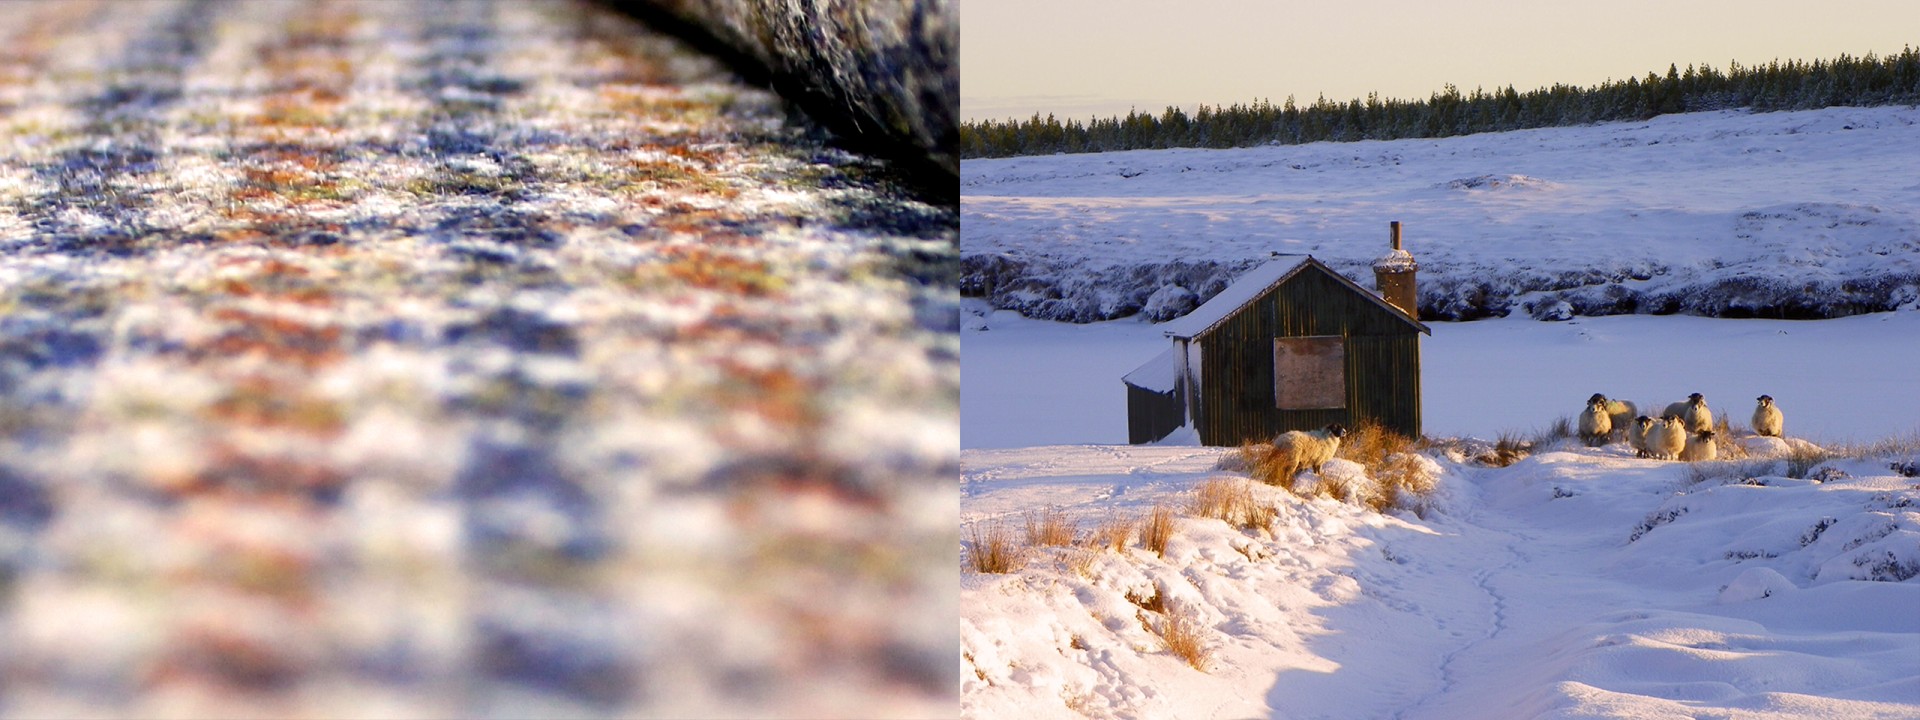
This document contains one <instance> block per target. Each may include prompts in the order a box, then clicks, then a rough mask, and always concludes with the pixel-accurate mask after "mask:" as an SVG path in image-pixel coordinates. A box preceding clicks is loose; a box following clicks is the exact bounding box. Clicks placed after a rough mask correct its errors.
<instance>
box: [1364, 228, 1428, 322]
mask: <svg viewBox="0 0 1920 720" xmlns="http://www.w3.org/2000/svg"><path fill="white" fill-rule="evenodd" d="M1391 227H1392V228H1393V251H1392V252H1389V253H1387V254H1386V255H1382V256H1381V257H1380V259H1379V260H1375V261H1373V280H1374V283H1375V284H1377V285H1379V287H1380V295H1381V297H1383V298H1386V301H1387V304H1388V305H1392V306H1394V307H1397V308H1400V309H1401V310H1402V311H1404V312H1406V313H1407V315H1408V316H1409V317H1412V318H1414V319H1416V320H1418V319H1420V309H1419V305H1418V302H1417V299H1418V298H1419V295H1418V294H1417V293H1415V292H1414V280H1413V275H1414V272H1415V271H1417V270H1419V269H1420V264H1419V263H1416V262H1414V261H1413V253H1409V252H1407V251H1406V250H1405V249H1403V248H1401V247H1400V221H1399V220H1395V221H1393V223H1392V225H1391Z"/></svg>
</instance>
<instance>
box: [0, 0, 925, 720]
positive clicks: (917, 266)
mask: <svg viewBox="0 0 1920 720" xmlns="http://www.w3.org/2000/svg"><path fill="white" fill-rule="evenodd" d="M802 122H804V121H803V120H798V119H794V118H793V116H791V115H790V114H789V113H787V112H785V109H784V107H783V105H782V104H781V101H780V100H779V99H778V98H776V97H774V96H772V95H770V94H768V93H766V92H765V91H763V90H761V89H758V88H755V87H751V86H747V85H744V84H742V83H741V82H740V81H738V80H737V79H735V78H734V76H732V75H731V74H729V73H728V72H726V71H725V70H724V69H723V68H721V67H720V66H719V65H717V64H716V63H714V62H713V61H711V60H710V59H708V58H705V57H703V56H701V55H698V54H696V53H694V52H692V51H690V50H688V49H687V48H686V46H684V45H681V44H680V43H678V42H677V41H675V40H673V39H671V38H668V37H666V36H663V35H659V34H656V33H654V32H652V31H650V30H649V29H647V28H645V27H642V26H639V25H637V24H635V23H634V22H633V21H631V20H628V19H626V18H624V17H622V16H619V15H617V14H613V13H611V12H609V11H607V10H605V9H603V8H601V7H599V6H596V5H591V4H586V3H581V2H574V1H563V0H540V1H531V2H518V1H506V0H497V1H489V0H441V1H416V0H380V1H363V2H325V3H320V2H305V1H303V0H245V1H241V0H154V1H151V2H118V1H113V0H75V1H71V2H69V1H65V0H62V1H57V2H56V1H51V0H49V1H38V0H26V1H16V2H8V3H4V7H0V690H3V691H4V693H0V714H4V715H8V716H135V717H157V716H178V717H206V716H320V717H338V716H345V715H353V716H374V715H377V716H383V717H488V716H515V717H524V716H635V715H661V716H687V715H722V716H731V715H754V716H764V715H770V714H781V715H803V716H814V717H849V716H855V715H877V716H900V715H942V714H950V713H951V711H952V708H953V707H954V703H955V702H956V701H955V696H956V690H955V688H954V684H953V682H952V674H953V656H952V651H953V647H954V644H955V634H956V632H957V631H956V629H955V627H954V626H953V618H954V617H955V616H956V615H957V613H958V608H957V606H956V603H957V600H956V596H955V594H954V592H953V588H952V582H953V565H952V558H951V555H952V548H953V547H955V546H956V545H957V543H958V538H957V530H956V528H955V526H954V524H953V511H952V508H953V503H954V496H953V490H952V479H953V477H954V475H955V474H956V473H957V467H958V447H957V443H956V442H954V438H957V437H958V420H959V418H958V410H957V408H958V398H959V365H958V357H959V338H958V293H957V290H956V287H955V278H956V275H957V273H956V271H955V268H956V243H957V235H958V220H957V213H956V211H955V209H954V208H952V207H949V206H945V205H930V204H927V203H925V202H922V201H919V200H916V199H914V197H913V196H911V195H909V194H907V193H906V192H905V191H903V190H900V189H899V187H900V186H899V185H898V184H897V183H896V182H895V180H893V179H892V178H893V177H894V176H893V175H891V174H890V173H891V171H890V170H888V169H887V168H886V167H885V166H884V165H882V164H881V163H879V162H877V161H874V160H870V159H867V158H863V157H859V156H855V155H851V154H848V153H846V152H843V151H840V150H836V149H834V148H832V147H831V146H829V145H827V144H825V142H824V141H823V139H822V138H823V135H821V134H820V132H819V131H817V130H815V129H812V128H810V127H808V126H805V125H803V124H801V123H802Z"/></svg>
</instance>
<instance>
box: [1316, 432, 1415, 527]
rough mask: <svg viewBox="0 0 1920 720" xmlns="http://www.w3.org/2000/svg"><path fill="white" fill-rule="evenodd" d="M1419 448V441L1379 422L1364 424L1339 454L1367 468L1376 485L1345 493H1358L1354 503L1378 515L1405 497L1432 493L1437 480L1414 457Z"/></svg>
mask: <svg viewBox="0 0 1920 720" xmlns="http://www.w3.org/2000/svg"><path fill="white" fill-rule="evenodd" d="M1419 449H1420V441H1418V440H1415V439H1413V438H1410V437H1407V436H1405V435H1401V434H1400V433H1397V432H1394V431H1392V430H1388V429H1386V428H1384V427H1381V426H1380V425H1379V424H1378V423H1371V422H1366V423H1361V424H1360V426H1359V427H1357V428H1354V430H1353V432H1352V433H1351V434H1349V435H1348V436H1347V438H1346V440H1344V441H1342V442H1341V443H1340V453H1339V454H1340V457H1343V458H1346V459H1348V460H1352V461H1354V462H1357V463H1360V464H1361V465H1364V466H1366V468H1367V474H1368V475H1371V476H1373V479H1374V485H1373V486H1372V487H1368V488H1348V489H1346V490H1345V494H1346V495H1349V496H1351V495H1355V494H1358V495H1360V496H1361V497H1358V498H1352V500H1357V501H1358V502H1360V503H1362V504H1365V505H1366V506H1367V507H1370V508H1373V509H1374V510H1375V511H1376V512H1386V511H1387V510H1391V509H1393V507H1394V506H1395V505H1397V504H1399V503H1400V502H1401V498H1402V497H1406V498H1417V497H1421V496H1425V495H1427V494H1429V493H1432V492H1433V481H1434V478H1433V477H1432V476H1430V475H1428V474H1427V472H1426V470H1425V464H1424V463H1421V462H1420V460H1419V458H1418V457H1417V456H1416V455H1415V453H1417V452H1418V451H1419ZM1336 490H1339V489H1338V488H1336ZM1341 499H1342V500H1348V499H1349V498H1348V497H1342V498H1341Z"/></svg>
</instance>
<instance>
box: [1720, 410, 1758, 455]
mask: <svg viewBox="0 0 1920 720" xmlns="http://www.w3.org/2000/svg"><path fill="white" fill-rule="evenodd" d="M1733 431H1734V427H1733V424H1732V423H1730V422H1728V421H1727V416H1725V415H1722V416H1720V417H1718V418H1714V421H1713V450H1714V453H1715V454H1716V455H1717V456H1718V457H1719V459H1721V460H1745V459H1746V458H1747V448H1746V446H1744V445H1741V444H1740V442H1739V441H1738V440H1736V439H1734V436H1733ZM1748 434H1751V433H1748Z"/></svg>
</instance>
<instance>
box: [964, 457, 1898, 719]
mask: <svg viewBox="0 0 1920 720" xmlns="http://www.w3.org/2000/svg"><path fill="white" fill-rule="evenodd" d="M1231 452H1233V451H1231V450H1225V449H1220V448H1195V447H1124V446H1110V445H1072V446H1051V447H1032V448H1019V449H1005V450H967V451H964V452H963V456H962V484H961V498H962V505H961V506H962V510H961V519H962V524H963V531H964V530H966V529H968V528H974V527H980V526H982V524H983V523H995V522H999V523H1006V524H1008V525H1009V526H1012V527H1016V528H1017V527H1018V525H1019V521H1020V519H1021V518H1022V517H1023V515H1022V514H1023V513H1024V512H1026V511H1029V510H1033V509H1038V508H1048V507H1051V508H1058V509H1061V510H1063V511H1064V512H1066V513H1067V514H1068V515H1069V516H1070V517H1073V518H1075V519H1076V520H1077V521H1078V524H1079V527H1080V529H1081V531H1082V535H1083V536H1084V535H1086V534H1088V533H1089V532H1090V531H1091V529H1092V528H1093V527H1094V526H1095V525H1097V524H1098V523H1099V522H1101V521H1102V520H1103V519H1104V518H1107V517H1111V516H1115V515H1121V516H1125V515H1137V514H1139V513H1141V512H1143V511H1144V510H1145V509H1146V508H1149V507H1151V506H1153V505H1154V504H1156V503H1162V502H1166V503H1172V504H1174V505H1176V506H1179V507H1184V503H1185V498H1186V497H1187V493H1189V492H1190V490H1191V489H1192V488H1193V486H1194V485H1195V484H1197V483H1199V482H1201V481H1204V480H1207V479H1210V478H1221V477H1234V475H1233V473H1230V472H1226V471H1220V470H1215V469H1214V468H1215V467H1216V463H1217V462H1218V461H1219V459H1220V458H1221V456H1222V455H1224V454H1227V453H1231ZM1345 465H1346V466H1351V467H1343V470H1345V471H1354V470H1356V469H1358V468H1359V466H1357V465H1353V464H1351V463H1345ZM1438 466H1439V467H1440V468H1442V472H1443V477H1442V478H1441V481H1440V489H1439V491H1438V492H1437V493H1436V496H1435V498H1434V500H1433V502H1432V504H1431V506H1430V507H1429V508H1428V509H1427V511H1426V512H1424V513H1423V514H1422V515H1415V514H1412V513H1408V512H1404V511H1403V512H1400V513H1397V514H1393V515H1381V514H1377V513H1373V512H1371V511H1368V510H1366V509H1364V508H1360V507H1357V506H1353V505H1346V504H1342V503H1339V502H1336V501H1333V500H1329V499H1319V500H1312V501H1308V500H1302V499H1300V498H1298V497H1295V496H1293V495H1291V494H1289V493H1286V492H1284V491H1281V490H1279V489H1276V488H1271V487H1268V486H1264V485H1258V484H1252V485H1250V488H1251V490H1253V491H1254V492H1255V493H1256V494H1257V495H1258V496H1259V497H1260V498H1262V499H1263V500H1264V501H1266V502H1270V503H1273V504H1275V505H1276V506H1277V520H1276V521H1275V523H1274V525H1273V526H1272V528H1271V529H1270V530H1263V529H1252V530H1242V529H1237V528H1234V527H1231V526H1229V525H1227V524H1226V523H1224V522H1221V521H1219V520H1212V519H1200V518H1195V517H1191V516H1186V517H1182V518H1181V519H1179V520H1178V521H1177V522H1176V531H1175V536H1174V539H1173V540H1172V541H1171V542H1170V543H1169V545H1168V548H1167V551H1166V554H1165V557H1160V556H1156V555H1154V554H1153V553H1151V552H1148V551H1146V550H1144V549H1142V548H1141V547H1139V546H1138V544H1137V543H1136V544H1134V545H1131V546H1129V547H1128V548H1126V550H1125V551H1124V552H1119V553H1116V552H1113V551H1111V550H1104V549H1087V548H1045V549H1041V550H1039V551H1038V552H1037V554H1036V556H1035V557H1034V558H1033V559H1031V560H1030V561H1029V562H1028V564H1027V565H1026V567H1025V568H1023V569H1021V570H1019V571H1017V572H1015V573H1012V574H1005V575H988V574H978V573H972V572H969V573H967V574H966V575H964V576H963V579H962V588H961V596H962V599H961V607H962V608H963V610H962V618H961V644H962V652H963V661H962V667H961V684H962V693H963V703H964V704H963V708H962V711H963V713H964V714H965V715H966V716H968V717H982V718H984V717H1033V718H1073V717H1080V716H1081V715H1086V716H1092V717H1117V718H1211V717H1276V718H1278V717H1284V718H1357V717H1379V718H1388V717H1393V718H1403V719H1406V720H1419V719H1432V718H1481V717H1552V718H1563V717H1564V718H1571V717H1716V718H1717V717H1729V718H1730V717H1740V718H1749V717H1760V718H1816V717H1906V718H1911V717H1916V716H1920V705H1915V703H1920V681H1916V680H1915V679H1914V678H1916V677H1920V615H1916V614H1914V613H1912V612H1911V608H1912V607H1914V604H1915V603H1920V582H1902V581H1900V580H1903V579H1905V578H1910V577H1913V572H1915V571H1920V541H1917V540H1916V538H1920V535H1916V534H1915V532H1916V530H1917V529H1920V512H1913V510H1912V509H1913V508H1914V507H1916V506H1920V485H1916V484H1915V481H1914V480H1913V479H1912V478H1907V477H1901V476H1898V475H1894V474H1892V473H1890V472H1889V471H1888V470H1887V466H1886V465H1885V464H1884V463H1875V462H1867V461H1837V462H1835V463H1832V464H1830V465H1829V466H1828V467H1829V468H1831V469H1830V470H1828V469H1825V468H1822V470H1821V471H1817V472H1816V473H1814V474H1815V475H1816V476H1819V475H1825V476H1827V477H1829V478H1831V479H1829V480H1827V481H1826V482H1816V481H1814V480H1807V479H1794V478H1788V477H1784V476H1781V475H1780V474H1779V473H1780V472H1781V471H1783V470H1784V469H1785V467H1786V465H1785V463H1784V461H1783V460H1779V459H1775V460H1772V461H1768V460H1765V459H1750V460H1746V461H1740V462H1727V463H1713V464H1698V465H1688V464H1685V463H1673V462H1666V461H1658V460H1640V459H1635V458H1633V457H1632V456H1631V453H1630V452H1629V451H1627V450H1626V449H1625V447H1624V446H1623V445H1619V444H1616V445H1613V446H1609V447H1605V448H1599V449H1589V448H1584V447H1575V446H1573V445H1567V446H1566V447H1564V448H1562V449H1558V450H1548V451H1544V452H1541V453H1538V454H1536V455H1534V456H1532V457H1530V458H1527V459H1525V460H1522V461H1521V462H1519V463H1517V464H1515V465H1513V466H1511V467H1508V468H1489V467H1480V466H1476V465H1471V464H1467V463H1463V462H1461V461H1460V458H1458V457H1453V458H1445V457H1443V458H1440V459H1439V462H1438ZM1235 482H1247V481H1245V480H1237V481H1235ZM1088 554H1090V556H1089V555H1088ZM1082 564H1083V565H1084V569H1083V570H1075V569H1074V566H1075V565H1082ZM1889 568H1892V570H1891V573H1892V574H1884V573H1886V572H1888V569H1889ZM1876 573H1883V574H1880V575H1877V576H1876ZM1156 595H1157V596H1159V597H1161V598H1162V599H1163V601H1164V603H1165V604H1166V605H1167V606H1169V607H1173V608H1176V609H1178V610H1180V611H1185V612H1189V613H1191V614H1192V615H1193V616H1195V617H1196V618H1198V619H1199V621H1200V623H1201V625H1202V626H1203V627H1204V628H1205V633H1204V634H1205V636H1206V640H1205V642H1206V644H1207V646H1208V647H1209V648H1210V649H1211V650H1212V657H1211V658H1210V659H1209V661H1208V662H1207V664H1206V665H1205V667H1206V670H1205V671H1204V672H1202V671H1197V670H1194V669H1192V668H1190V667H1188V666H1186V665H1185V664H1184V663H1183V662H1182V661H1180V660H1178V659H1176V658H1174V657H1173V656H1172V655H1171V654H1169V653H1168V652H1167V651H1166V650H1165V649H1164V644H1163V643H1162V642H1161V641H1160V640H1159V639H1158V638H1157V637H1156V636H1155V635H1153V634H1152V632H1151V631H1149V630H1148V629H1147V627H1148V626H1149V625H1150V624H1152V623H1157V622H1160V621H1161V620H1160V615H1159V614H1158V613H1157V612H1155V611H1151V610H1146V609H1143V608H1142V607H1141V606H1142V605H1143V604H1144V603H1141V602H1139V601H1138V600H1129V596H1132V597H1133V598H1149V597H1153V596H1156Z"/></svg>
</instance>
